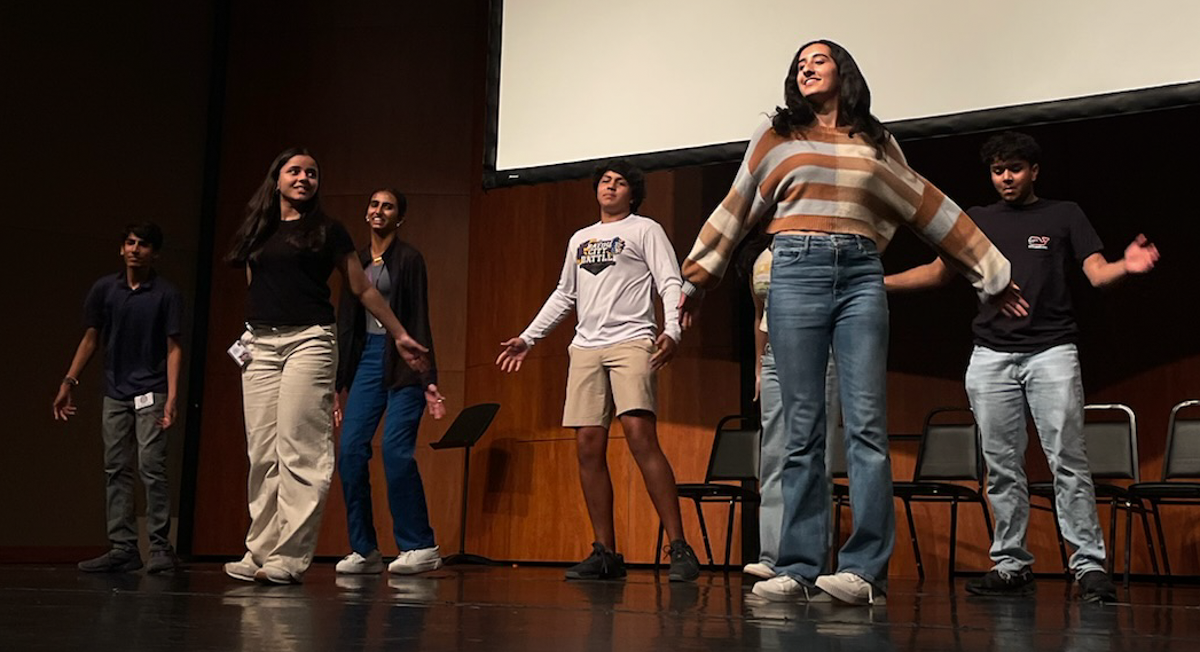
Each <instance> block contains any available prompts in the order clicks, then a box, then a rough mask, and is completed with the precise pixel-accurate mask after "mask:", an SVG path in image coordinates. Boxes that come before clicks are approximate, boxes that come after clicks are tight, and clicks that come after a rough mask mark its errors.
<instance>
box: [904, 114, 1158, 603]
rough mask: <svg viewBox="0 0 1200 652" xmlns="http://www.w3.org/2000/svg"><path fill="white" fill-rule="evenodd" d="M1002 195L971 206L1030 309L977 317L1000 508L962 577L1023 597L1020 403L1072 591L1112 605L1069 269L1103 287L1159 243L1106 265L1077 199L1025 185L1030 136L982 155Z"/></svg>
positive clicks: (1141, 263)
mask: <svg viewBox="0 0 1200 652" xmlns="http://www.w3.org/2000/svg"><path fill="white" fill-rule="evenodd" d="M980 155H981V158H982V159H983V164H984V165H986V166H987V168H988V170H989V171H990V173H991V177H992V185H993V186H995V188H996V192H997V193H999V195H1000V201H998V202H996V203H995V204H992V205H990V206H982V207H976V208H972V209H971V210H970V211H969V212H968V213H969V214H970V216H971V219H972V220H974V221H975V223H976V224H978V225H979V228H980V230H982V231H983V232H984V234H985V235H987V237H988V239H989V240H991V241H992V242H993V243H995V245H996V247H997V248H999V249H1000V251H1001V253H1003V254H1004V256H1005V257H1006V258H1008V260H1009V261H1010V262H1011V263H1012V278H1013V282H1014V283H1016V284H1017V286H1018V287H1019V288H1020V290H1021V294H1022V296H1023V297H1024V298H1025V300H1026V302H1027V304H1028V305H1027V306H1026V308H1027V313H1028V314H1026V315H1023V316H1020V317H1015V318H1014V317H1007V316H1005V315H1003V314H1000V313H999V312H998V311H997V310H996V309H995V308H993V307H991V306H987V305H981V306H980V307H979V315H978V316H977V317H976V318H975V321H974V323H973V328H974V332H975V348H974V351H973V352H972V353H971V363H970V365H969V366H968V367H967V378H966V387H967V395H968V397H969V398H970V400H971V408H972V410H974V412H975V419H976V421H977V422H978V423H979V431H980V435H981V437H982V442H983V456H984V459H985V460H986V461H987V465H988V500H989V501H990V502H991V504H992V512H993V514H995V517H996V533H995V540H994V541H993V542H992V549H991V557H992V562H993V567H992V570H991V572H989V573H988V574H986V575H984V576H983V577H981V578H977V579H973V580H971V581H969V582H967V585H966V588H967V591H968V592H970V593H974V594H976V595H998V596H1005V595H1008V596H1012V595H1030V594H1032V593H1033V592H1034V588H1035V587H1034V580H1033V573H1032V571H1031V566H1032V565H1033V555H1032V554H1030V552H1029V550H1028V549H1027V548H1026V547H1025V545H1026V544H1025V534H1026V530H1027V528H1028V526H1029V490H1028V483H1027V480H1026V477H1025V447H1026V444H1027V438H1028V437H1027V434H1026V430H1025V409H1026V407H1027V406H1028V408H1029V413H1030V414H1031V415H1032V416H1033V421H1034V425H1036V427H1037V432H1038V436H1039V438H1040V439H1041V444H1042V450H1043V451H1044V452H1045V453H1046V460H1047V461H1048V462H1049V464H1050V470H1051V472H1053V474H1054V494H1055V496H1054V501H1055V505H1056V507H1057V510H1058V519H1059V525H1060V527H1061V529H1062V533H1063V538H1065V539H1066V540H1067V542H1068V543H1070V544H1071V546H1072V547H1073V548H1074V549H1075V553H1074V554H1073V555H1071V559H1070V564H1069V565H1070V568H1071V572H1072V573H1073V574H1074V576H1075V579H1076V581H1077V582H1078V583H1079V594H1080V597H1081V598H1082V599H1083V600H1085V601H1089V602H1111V601H1114V600H1116V598H1117V590H1116V587H1115V586H1114V585H1113V583H1112V580H1111V579H1110V578H1109V577H1108V574H1107V573H1105V572H1104V562H1105V558H1106V555H1105V550H1104V535H1103V533H1102V532H1101V530H1100V520H1099V518H1098V517H1097V514H1096V500H1095V489H1094V488H1093V485H1092V475H1091V471H1090V470H1089V468H1088V460H1087V455H1086V451H1085V450H1084V440H1083V406H1084V394H1083V382H1082V380H1081V374H1080V368H1079V354H1078V351H1077V350H1076V347H1075V344H1076V342H1077V341H1078V336H1079V329H1078V327H1077V326H1076V324H1075V314H1074V309H1073V308H1072V305H1071V293H1070V289H1069V287H1068V283H1067V273H1068V270H1069V268H1070V267H1072V266H1078V268H1079V269H1082V271H1083V273H1084V275H1085V276H1086V277H1087V279H1088V282H1090V283H1091V284H1092V286H1094V287H1103V286H1106V285H1109V284H1111V283H1113V282H1115V281H1117V280H1120V279H1121V278H1123V277H1124V276H1126V275H1127V274H1144V273H1146V272H1149V271H1150V270H1151V269H1153V268H1154V263H1155V262H1156V261H1157V260H1158V249H1157V248H1155V246H1154V245H1153V244H1150V243H1149V242H1148V241H1147V240H1146V238H1145V236H1142V235H1139V236H1138V237H1137V238H1135V239H1134V241H1133V242H1132V243H1130V245H1129V246H1128V247H1126V248H1125V256H1124V258H1122V259H1120V260H1117V261H1115V262H1109V261H1108V260H1107V259H1106V258H1105V257H1104V254H1103V252H1102V250H1103V249H1104V245H1103V243H1101V242H1100V237H1099V236H1098V235H1096V230H1095V229H1094V228H1092V225H1091V223H1090V222H1088V219H1087V216H1085V215H1084V214H1083V210H1081V209H1080V208H1079V205H1078V204H1075V203H1074V202H1069V201H1056V200H1053V199H1041V198H1039V197H1038V196H1037V195H1036V194H1035V193H1034V191H1033V184H1034V181H1036V180H1037V177H1038V172H1039V171H1040V170H1039V167H1038V162H1039V160H1040V158H1041V148H1040V147H1039V146H1038V144H1037V142H1036V141H1035V140H1034V139H1033V138H1032V137H1030V136H1028V135H1026V134H1022V133H1016V132H1005V133H1003V134H999V135H997V136H993V137H992V138H990V139H988V141H987V142H986V143H984V145H983V149H982V150H981V152H980ZM954 276H955V273H954V272H953V271H952V270H951V269H950V268H949V267H947V266H946V265H945V264H943V262H942V260H941V259H940V258H939V259H937V260H934V261H933V262H932V263H929V264H928V265H922V266H920V267H916V268H913V269H910V270H908V271H906V272H903V273H901V274H895V275H892V276H888V277H885V278H884V283H885V284H886V285H887V288H888V290H897V291H902V290H916V289H921V288H927V287H934V286H938V285H943V284H945V283H947V282H948V281H949V280H950V279H951V278H953V277H954Z"/></svg>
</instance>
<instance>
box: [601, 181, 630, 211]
mask: <svg viewBox="0 0 1200 652" xmlns="http://www.w3.org/2000/svg"><path fill="white" fill-rule="evenodd" d="M596 201H597V202H598V203H599V204H600V209H601V210H602V211H604V212H605V213H608V214H610V215H617V214H620V213H629V212H632V211H631V208H630V206H631V204H632V201H633V188H632V187H631V186H630V185H629V182H628V181H626V179H625V177H623V176H621V175H620V174H618V173H616V172H613V171H612V170H608V171H606V172H605V173H604V174H603V175H601V176H600V183H597V184H596Z"/></svg>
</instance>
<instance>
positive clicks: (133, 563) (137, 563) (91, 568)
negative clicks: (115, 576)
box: [79, 548, 142, 573]
mask: <svg viewBox="0 0 1200 652" xmlns="http://www.w3.org/2000/svg"><path fill="white" fill-rule="evenodd" d="M141 567H142V556H141V555H139V554H138V552H137V551H136V550H129V549H127V548H113V549H112V550H109V551H108V552H106V553H104V554H103V555H100V556H99V557H96V558H95V559H89V560H87V561H81V562H79V570H81V571H83V572H85V573H131V572H133V571H135V570H137V569H139V568H141Z"/></svg>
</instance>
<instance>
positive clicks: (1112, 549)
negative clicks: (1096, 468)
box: [1105, 496, 1118, 577]
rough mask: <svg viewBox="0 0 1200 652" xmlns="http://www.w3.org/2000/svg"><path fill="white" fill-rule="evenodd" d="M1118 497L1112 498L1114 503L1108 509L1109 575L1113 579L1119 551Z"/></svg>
mask: <svg viewBox="0 0 1200 652" xmlns="http://www.w3.org/2000/svg"><path fill="white" fill-rule="evenodd" d="M1117 509H1118V508H1117V497H1116V496H1113V497H1112V502H1111V503H1110V504H1109V508H1108V554H1107V555H1105V556H1106V557H1108V574H1109V576H1110V577H1111V576H1112V574H1113V572H1114V571H1115V570H1116V568H1117V566H1116V559H1115V557H1114V555H1116V551H1117Z"/></svg>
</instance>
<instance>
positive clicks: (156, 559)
mask: <svg viewBox="0 0 1200 652" xmlns="http://www.w3.org/2000/svg"><path fill="white" fill-rule="evenodd" d="M180 565H181V564H180V563H179V557H176V556H175V551H174V550H171V549H170V548H165V549H163V550H151V551H150V561H148V562H146V572H147V573H150V574H154V573H164V572H166V571H173V570H177V569H178V568H179V567H180Z"/></svg>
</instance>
